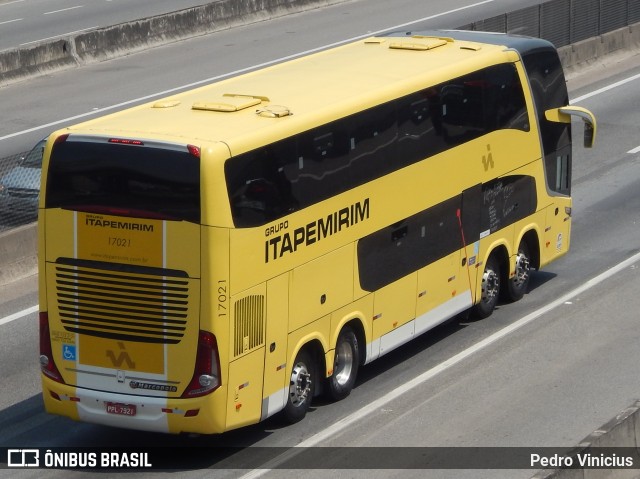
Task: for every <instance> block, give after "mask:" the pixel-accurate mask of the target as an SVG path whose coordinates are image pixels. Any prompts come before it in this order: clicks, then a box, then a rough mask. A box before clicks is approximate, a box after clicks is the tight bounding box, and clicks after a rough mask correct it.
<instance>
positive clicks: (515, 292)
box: [505, 241, 531, 301]
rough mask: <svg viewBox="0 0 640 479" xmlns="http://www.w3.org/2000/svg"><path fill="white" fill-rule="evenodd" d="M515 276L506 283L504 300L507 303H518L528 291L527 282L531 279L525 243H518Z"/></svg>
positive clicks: (529, 258)
mask: <svg viewBox="0 0 640 479" xmlns="http://www.w3.org/2000/svg"><path fill="white" fill-rule="evenodd" d="M515 272H516V274H515V275H514V276H513V278H511V279H510V280H509V281H508V282H507V288H506V291H505V296H506V299H507V300H509V301H518V300H519V299H522V297H523V296H524V294H525V293H526V292H527V290H528V289H529V280H530V279H531V253H530V252H529V245H528V244H527V243H526V242H524V241H523V242H522V243H520V246H519V247H518V254H517V255H516V269H515Z"/></svg>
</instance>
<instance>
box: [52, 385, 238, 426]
mask: <svg viewBox="0 0 640 479" xmlns="http://www.w3.org/2000/svg"><path fill="white" fill-rule="evenodd" d="M221 389H225V390H226V388H220V389H218V390H217V391H216V392H214V393H213V394H211V395H209V396H204V397H200V398H193V399H173V398H162V397H148V396H132V395H124V394H117V393H110V392H105V391H94V390H90V389H81V388H76V387H73V386H68V385H65V384H60V383H57V382H55V381H52V380H50V379H49V378H47V377H43V378H42V394H43V399H44V405H45V410H46V411H47V412H48V413H50V414H56V415H60V416H66V417H68V418H71V419H74V420H76V421H83V422H88V423H93V424H101V425H105V426H112V427H119V428H124V429H136V430H140V431H151V432H163V433H171V434H179V433H200V434H216V433H221V432H223V431H224V419H222V420H220V419H217V420H216V418H215V417H214V415H213V411H214V410H215V405H214V402H215V401H214V400H213V398H214V396H218V397H220V396H221V395H226V392H224V391H221ZM216 393H218V394H216ZM223 397H224V396H223Z"/></svg>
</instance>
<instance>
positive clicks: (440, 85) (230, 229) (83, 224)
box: [39, 31, 595, 433]
mask: <svg viewBox="0 0 640 479" xmlns="http://www.w3.org/2000/svg"><path fill="white" fill-rule="evenodd" d="M571 115H578V116H580V117H581V118H583V119H584V122H585V125H586V127H585V143H586V146H590V144H591V142H592V140H593V137H594V134H595V120H594V118H593V115H592V114H591V113H590V112H588V111H587V110H585V109H582V108H578V107H572V106H569V104H568V95H567V89H566V86H565V79H564V74H563V71H562V68H561V64H560V62H559V59H558V55H557V52H556V50H555V49H554V48H553V46H552V45H551V44H550V43H548V42H546V41H543V40H539V39H532V38H523V37H515V36H508V35H502V34H486V33H473V32H456V31H449V32H421V33H419V34H415V33H402V34H392V35H388V36H380V37H375V38H368V39H364V40H359V41H356V42H354V43H351V44H348V45H344V46H340V47H337V48H333V49H331V50H327V51H323V52H320V53H316V54H313V55H309V56H306V57H303V58H298V59H295V60H291V61H287V62H286V63H282V64H278V65H275V66H270V67H268V68H264V69H261V70H259V71H254V72H251V73H247V74H244V75H241V76H238V77H235V78H230V79H226V80H224V81H220V82H217V83H214V84H211V85H207V86H204V87H201V88H197V89H193V90H190V91H187V92H184V93H180V94H177V95H175V96H172V97H170V98H166V99H163V100H159V101H155V102H151V103H148V104H145V105H142V106H137V107H134V108H131V109H127V110H125V111H122V112H118V113H114V114H110V115H107V116H103V117H101V118H97V119H94V120H90V121H87V122H84V123H82V124H79V125H76V126H73V127H69V128H65V129H63V130H60V131H57V132H55V133H53V134H52V135H51V136H50V137H49V140H48V143H47V146H46V150H45V157H44V165H43V172H42V191H41V195H40V205H39V247H40V255H39V258H40V259H39V268H40V269H39V282H40V284H39V287H40V298H39V299H40V364H41V369H42V387H43V395H44V403H45V406H46V410H47V411H48V412H50V413H53V414H59V415H63V416H68V417H70V418H73V419H76V420H80V421H87V422H92V423H99V424H106V425H111V426H117V427H123V428H132V429H141V430H149V431H163V432H169V433H180V432H193V433H220V432H223V431H227V430H230V429H234V428H238V427H241V426H245V425H248V424H252V423H257V422H259V421H261V420H264V419H265V418H267V417H270V416H272V415H274V414H276V413H280V414H282V415H283V417H284V418H286V419H287V420H288V421H291V422H295V421H298V420H300V419H302V418H303V417H304V416H305V414H306V412H307V410H308V408H309V405H310V403H311V401H312V399H313V398H314V397H315V396H317V395H318V394H321V393H322V394H325V395H327V396H328V397H329V398H332V399H333V400H338V399H341V398H344V397H346V396H347V395H348V394H349V393H350V391H351V390H352V388H353V386H354V383H355V381H356V376H357V373H358V369H359V367H361V366H362V365H364V364H367V363H370V362H371V361H374V360H376V359H378V358H381V357H383V356H384V355H385V354H386V353H388V352H389V351H391V350H393V349H394V348H396V347H398V346H400V345H402V344H403V343H405V342H407V341H409V340H410V339H412V338H414V337H415V336H417V335H419V334H422V333H424V332H426V331H428V330H430V329H432V328H434V327H435V326H436V325H438V324H440V323H442V322H444V321H446V320H448V319H450V318H453V317H455V316H456V315H458V314H459V313H462V312H465V311H467V310H471V311H472V312H473V313H474V314H476V315H477V316H479V317H487V316H489V315H490V314H491V312H492V311H493V309H494V307H495V306H496V302H497V301H498V300H499V298H500V297H502V298H504V300H507V301H515V300H518V299H519V298H521V297H522V295H523V294H524V293H525V292H526V290H527V285H528V282H529V277H530V272H531V271H532V270H534V269H538V268H541V267H543V266H544V265H546V264H547V263H549V262H551V261H553V260H555V259H556V258H558V257H559V256H561V255H563V254H565V253H566V252H567V250H568V248H569V239H570V236H569V235H570V226H571V197H570V189H571Z"/></svg>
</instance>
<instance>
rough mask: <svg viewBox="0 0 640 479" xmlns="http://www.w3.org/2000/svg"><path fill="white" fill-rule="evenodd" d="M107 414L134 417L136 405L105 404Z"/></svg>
mask: <svg viewBox="0 0 640 479" xmlns="http://www.w3.org/2000/svg"><path fill="white" fill-rule="evenodd" d="M106 408H107V412H108V413H109V414H117V415H119V416H135V415H136V405H135V404H122V403H119V402H108V403H106Z"/></svg>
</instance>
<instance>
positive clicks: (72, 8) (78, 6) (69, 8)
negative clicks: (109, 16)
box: [43, 5, 84, 15]
mask: <svg viewBox="0 0 640 479" xmlns="http://www.w3.org/2000/svg"><path fill="white" fill-rule="evenodd" d="M82 7H84V5H76V6H75V7H68V8H62V9H60V10H52V11H50V12H44V13H43V15H53V14H56V13H62V12H68V11H69V10H76V9H78V8H82Z"/></svg>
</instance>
